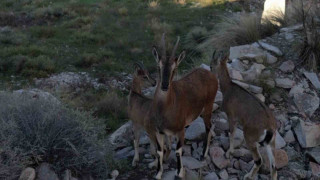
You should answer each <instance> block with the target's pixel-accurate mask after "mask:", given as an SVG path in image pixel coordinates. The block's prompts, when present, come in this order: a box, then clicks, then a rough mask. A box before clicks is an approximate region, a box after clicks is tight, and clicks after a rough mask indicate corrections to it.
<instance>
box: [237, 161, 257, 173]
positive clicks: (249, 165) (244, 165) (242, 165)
mask: <svg viewBox="0 0 320 180" xmlns="http://www.w3.org/2000/svg"><path fill="white" fill-rule="evenodd" d="M239 163H240V169H241V171H245V172H249V171H250V170H251V168H252V166H253V164H254V161H253V160H252V161H250V162H249V163H247V162H245V161H243V160H241V159H240V160H239Z"/></svg>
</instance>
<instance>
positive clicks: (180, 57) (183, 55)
mask: <svg viewBox="0 0 320 180" xmlns="http://www.w3.org/2000/svg"><path fill="white" fill-rule="evenodd" d="M185 57H186V51H182V53H180V55H179V57H178V59H177V61H176V62H177V65H179V64H180V63H181V61H182V60H183V59H184V58H185Z"/></svg>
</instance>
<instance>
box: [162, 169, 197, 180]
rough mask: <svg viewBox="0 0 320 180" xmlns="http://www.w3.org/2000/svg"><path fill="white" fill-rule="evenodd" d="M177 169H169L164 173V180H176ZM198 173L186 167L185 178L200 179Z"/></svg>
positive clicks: (186, 179)
mask: <svg viewBox="0 0 320 180" xmlns="http://www.w3.org/2000/svg"><path fill="white" fill-rule="evenodd" d="M175 175H176V170H173V171H168V172H165V173H163V175H162V180H175ZM198 178H199V177H198V175H197V173H195V172H194V171H191V170H188V169H185V180H195V179H198Z"/></svg>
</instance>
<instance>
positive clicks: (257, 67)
mask: <svg viewBox="0 0 320 180" xmlns="http://www.w3.org/2000/svg"><path fill="white" fill-rule="evenodd" d="M263 69H265V66H264V65H262V64H257V63H253V65H252V66H251V67H250V69H249V70H248V71H246V72H243V73H242V74H243V79H244V80H245V81H248V82H253V81H255V80H256V79H258V77H259V76H260V75H261V72H262V70H263Z"/></svg>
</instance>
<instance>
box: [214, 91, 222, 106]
mask: <svg viewBox="0 0 320 180" xmlns="http://www.w3.org/2000/svg"><path fill="white" fill-rule="evenodd" d="M222 100H223V95H222V93H221V91H217V95H216V98H215V99H214V102H216V103H217V102H222Z"/></svg>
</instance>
